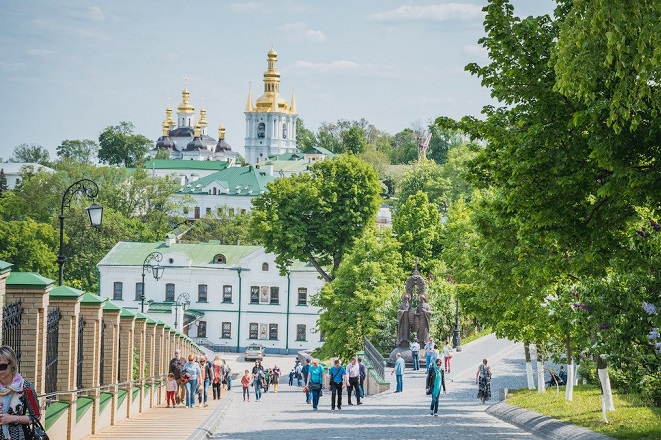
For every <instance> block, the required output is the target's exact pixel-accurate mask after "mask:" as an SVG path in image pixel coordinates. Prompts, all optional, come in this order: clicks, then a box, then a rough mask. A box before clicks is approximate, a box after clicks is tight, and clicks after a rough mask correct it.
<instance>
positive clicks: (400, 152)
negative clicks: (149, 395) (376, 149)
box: [390, 128, 418, 164]
mask: <svg viewBox="0 0 661 440" xmlns="http://www.w3.org/2000/svg"><path fill="white" fill-rule="evenodd" d="M417 160H418V135H417V133H416V132H415V131H413V130H412V129H410V128H405V129H404V130H402V131H400V132H399V133H397V134H395V136H393V137H392V140H391V148H390V161H391V162H392V163H393V164H406V163H411V162H414V161H417Z"/></svg>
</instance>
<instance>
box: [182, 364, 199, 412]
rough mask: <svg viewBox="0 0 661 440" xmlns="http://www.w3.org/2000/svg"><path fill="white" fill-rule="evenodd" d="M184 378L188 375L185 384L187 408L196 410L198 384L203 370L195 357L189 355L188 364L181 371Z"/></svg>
mask: <svg viewBox="0 0 661 440" xmlns="http://www.w3.org/2000/svg"><path fill="white" fill-rule="evenodd" d="M181 374H182V376H183V375H185V374H187V375H188V381H187V382H186V383H185V387H186V408H195V395H196V394H197V393H198V392H199V388H200V385H199V383H198V381H199V379H200V376H202V370H201V369H200V364H198V363H197V362H196V361H195V356H193V355H192V354H189V355H188V362H186V363H185V364H184V368H182V370H181Z"/></svg>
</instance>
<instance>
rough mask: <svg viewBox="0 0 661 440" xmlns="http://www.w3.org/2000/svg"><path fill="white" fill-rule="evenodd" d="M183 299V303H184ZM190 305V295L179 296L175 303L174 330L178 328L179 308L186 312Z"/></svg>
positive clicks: (184, 293)
mask: <svg viewBox="0 0 661 440" xmlns="http://www.w3.org/2000/svg"><path fill="white" fill-rule="evenodd" d="M182 299H183V301H182ZM188 304H190V295H188V294H187V293H186V292H183V293H181V294H179V296H177V299H176V300H175V301H174V329H175V330H176V329H177V326H178V324H179V322H178V321H177V320H178V319H179V307H181V308H182V309H183V310H184V311H185V310H186V306H187V305H188Z"/></svg>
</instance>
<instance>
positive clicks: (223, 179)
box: [177, 165, 275, 196]
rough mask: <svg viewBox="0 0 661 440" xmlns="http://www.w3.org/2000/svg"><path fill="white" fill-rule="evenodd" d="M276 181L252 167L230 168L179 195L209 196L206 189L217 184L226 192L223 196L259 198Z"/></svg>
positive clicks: (201, 180)
mask: <svg viewBox="0 0 661 440" xmlns="http://www.w3.org/2000/svg"><path fill="white" fill-rule="evenodd" d="M274 180H275V177H273V176H270V175H268V174H266V173H265V172H264V171H262V170H260V169H259V168H256V167H255V166H252V165H249V166H246V167H229V168H226V169H224V170H222V171H218V172H216V173H213V174H210V175H208V176H206V177H202V178H200V179H197V180H195V181H193V182H191V183H189V184H188V185H186V186H184V187H182V188H180V189H179V190H178V191H177V194H208V189H206V187H207V186H208V185H210V184H212V183H214V182H215V183H217V184H218V185H220V186H221V187H222V188H223V189H224V190H226V192H225V191H223V192H222V194H221V195H229V196H258V195H260V194H262V193H263V192H266V191H267V189H266V184H267V183H269V182H272V181H274Z"/></svg>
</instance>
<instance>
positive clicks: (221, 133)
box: [218, 122, 225, 140]
mask: <svg viewBox="0 0 661 440" xmlns="http://www.w3.org/2000/svg"><path fill="white" fill-rule="evenodd" d="M220 139H225V126H224V125H223V123H222V122H221V123H220V125H219V126H218V140H220Z"/></svg>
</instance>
